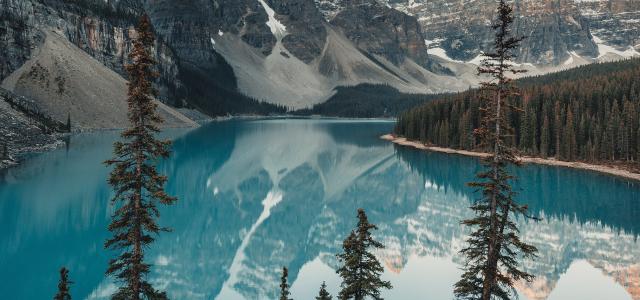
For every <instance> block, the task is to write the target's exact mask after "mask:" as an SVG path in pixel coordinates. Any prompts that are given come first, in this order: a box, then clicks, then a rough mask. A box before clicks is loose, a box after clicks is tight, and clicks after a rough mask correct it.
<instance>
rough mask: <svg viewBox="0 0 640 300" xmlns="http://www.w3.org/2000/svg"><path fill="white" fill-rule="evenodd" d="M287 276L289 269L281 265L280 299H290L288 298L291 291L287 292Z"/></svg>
mask: <svg viewBox="0 0 640 300" xmlns="http://www.w3.org/2000/svg"><path fill="white" fill-rule="evenodd" d="M288 277H289V270H288V269H287V268H286V267H282V277H280V298H279V299H280V300H292V299H290V298H289V295H291V292H289V284H288V283H287V278H288Z"/></svg>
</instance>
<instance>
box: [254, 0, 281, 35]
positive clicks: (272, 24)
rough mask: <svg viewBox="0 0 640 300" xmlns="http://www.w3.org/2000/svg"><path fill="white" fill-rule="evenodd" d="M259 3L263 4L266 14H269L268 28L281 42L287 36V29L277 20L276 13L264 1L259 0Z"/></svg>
mask: <svg viewBox="0 0 640 300" xmlns="http://www.w3.org/2000/svg"><path fill="white" fill-rule="evenodd" d="M258 2H260V4H262V7H263V8H264V10H265V12H267V16H269V20H268V21H267V26H269V29H271V33H273V35H274V36H275V37H276V38H277V39H278V40H281V39H282V38H283V37H284V36H285V35H287V27H285V26H284V24H282V23H281V22H280V21H278V19H276V16H275V15H276V12H275V11H274V10H273V9H272V8H271V7H270V6H269V5H268V4H267V3H266V2H264V0H258Z"/></svg>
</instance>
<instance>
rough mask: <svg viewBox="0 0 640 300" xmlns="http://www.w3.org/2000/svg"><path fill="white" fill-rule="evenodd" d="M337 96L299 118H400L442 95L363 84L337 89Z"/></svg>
mask: <svg viewBox="0 0 640 300" xmlns="http://www.w3.org/2000/svg"><path fill="white" fill-rule="evenodd" d="M335 91H336V93H335V95H333V96H331V98H329V100H327V101H326V102H323V103H320V104H316V105H314V106H313V107H312V108H310V109H303V110H299V111H296V112H294V114H297V115H322V116H330V117H342V118H379V117H396V116H397V115H398V114H399V113H401V112H403V111H405V110H407V109H410V108H412V107H416V106H418V105H420V104H423V103H425V102H427V101H429V100H432V99H436V98H439V97H442V96H441V95H422V94H405V93H401V92H400V91H398V90H397V89H396V88H394V87H391V86H388V85H380V84H368V83H366V84H360V85H357V86H349V87H337V88H336V89H335Z"/></svg>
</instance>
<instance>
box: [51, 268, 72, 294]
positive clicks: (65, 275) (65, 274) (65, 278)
mask: <svg viewBox="0 0 640 300" xmlns="http://www.w3.org/2000/svg"><path fill="white" fill-rule="evenodd" d="M71 284H73V281H69V270H67V268H65V267H62V268H60V281H59V282H58V293H57V294H56V295H55V296H54V297H53V300H71V294H70V291H69V285H71Z"/></svg>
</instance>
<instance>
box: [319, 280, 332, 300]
mask: <svg viewBox="0 0 640 300" xmlns="http://www.w3.org/2000/svg"><path fill="white" fill-rule="evenodd" d="M331 299H333V297H331V294H329V292H327V283H326V282H324V281H323V282H322V285H321V286H320V292H318V296H317V297H316V300H331Z"/></svg>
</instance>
